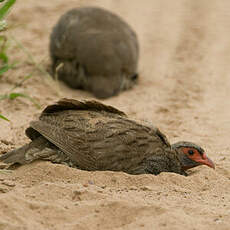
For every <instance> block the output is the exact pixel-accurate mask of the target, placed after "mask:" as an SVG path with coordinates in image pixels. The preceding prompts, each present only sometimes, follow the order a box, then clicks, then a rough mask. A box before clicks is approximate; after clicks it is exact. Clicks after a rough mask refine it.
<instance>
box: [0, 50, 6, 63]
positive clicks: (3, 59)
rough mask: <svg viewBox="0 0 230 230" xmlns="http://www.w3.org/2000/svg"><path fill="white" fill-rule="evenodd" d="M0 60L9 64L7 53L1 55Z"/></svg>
mask: <svg viewBox="0 0 230 230" xmlns="http://www.w3.org/2000/svg"><path fill="white" fill-rule="evenodd" d="M0 59H2V61H3V62H4V63H8V56H7V55H6V53H4V52H2V53H0Z"/></svg>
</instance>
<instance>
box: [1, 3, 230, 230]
mask: <svg viewBox="0 0 230 230" xmlns="http://www.w3.org/2000/svg"><path fill="white" fill-rule="evenodd" d="M91 5H95V6H101V7H104V8H106V9H109V10H111V11H113V12H115V13H117V14H118V15H120V16H122V17H123V18H124V19H125V20H126V21H127V22H128V23H129V24H130V25H131V26H132V27H133V28H134V29H135V31H136V32H137V35H138V37H139V41H140V47H141V54H140V65H139V73H140V81H139V84H138V85H137V86H135V87H134V88H133V89H132V90H129V91H126V92H124V93H121V94H120V95H119V96H116V97H112V98H110V99H107V100H104V101H103V102H104V103H106V104H110V105H113V106H115V107H117V108H119V109H120V110H123V111H124V112H126V113H127V114H128V115H129V116H130V117H132V118H135V119H142V120H148V121H150V122H152V123H153V124H154V125H155V126H157V127H159V128H160V130H161V131H162V132H164V133H165V134H166V135H167V137H168V138H169V140H170V142H171V143H173V142H176V141H179V140H189V141H193V142H195V143H197V144H199V145H201V146H202V147H203V148H204V149H205V150H206V152H207V154H208V156H209V157H210V158H211V159H212V160H213V161H214V162H215V164H216V170H212V169H210V168H208V167H205V166H201V167H197V168H195V169H191V170H190V171H189V176H188V177H185V176H181V175H176V174H173V173H162V174H160V175H158V176H154V175H139V176H132V175H128V174H125V173H122V172H118V173H117V172H87V171H81V170H77V169H73V168H69V167H67V166H64V165H57V164H52V163H50V162H34V163H32V164H29V165H26V166H22V167H19V168H17V169H16V170H14V171H12V172H11V171H3V170H1V171H0V230H1V229H4V230H5V229H7V230H11V229H17V230H18V229H39V230H40V229H68V230H69V229H84V230H85V229H100V230H103V229H117V230H119V229H127V230H128V229H160V230H174V229H175V230H182V229H188V230H197V229H199V230H205V229H209V230H216V229H218V230H219V229H220V230H229V229H230V193H229V190H230V170H229V167H230V156H229V151H230V145H229V136H228V135H229V133H230V120H229V117H230V100H229V99H230V77H229V73H230V64H229V63H230V39H229V37H230V20H229V17H230V15H229V9H230V2H229V1H228V0H222V1H218V0H212V1H210V0H200V1H189V0H177V1H171V0H164V1H161V0H143V1H139V0H132V1H130V0H116V1H114V0H91V1H90V0H84V1H83V0H82V1H80V0H75V1H71V0H66V1H61V0H52V1H33V0H23V1H17V4H16V6H15V7H14V9H13V10H12V11H11V13H10V15H9V20H8V23H9V24H10V25H12V28H11V29H10V30H9V31H8V32H7V34H8V36H11V37H14V39H16V41H17V42H15V40H14V41H12V40H10V44H9V51H8V52H9V56H10V61H15V60H16V61H18V63H17V65H16V67H15V68H14V69H13V70H10V71H9V72H8V73H7V74H5V75H4V76H3V77H1V78H0V93H1V94H3V93H6V92H8V91H9V90H10V89H11V88H12V87H14V86H15V84H17V83H18V82H20V81H21V80H22V79H23V78H24V77H25V76H28V75H31V76H32V77H31V78H30V79H29V80H27V81H25V82H24V83H23V84H22V85H21V86H20V85H19V87H17V88H16V89H15V92H20V93H25V94H28V95H29V96H30V97H32V98H34V99H35V100H36V101H37V102H38V103H39V104H40V106H41V108H39V109H38V108H37V107H36V106H35V105H34V104H33V103H32V102H31V101H30V100H28V99H27V98H22V97H18V98H16V99H15V100H9V99H6V100H1V101H0V114H3V115H4V116H6V117H7V118H9V119H10V122H6V121H3V120H0V127H1V129H0V130H1V132H0V153H5V152H7V151H9V150H11V149H13V148H15V147H19V146H21V145H22V144H24V143H27V142H28V141H29V140H28V139H27V138H26V136H25V135H24V129H25V128H26V127H27V126H28V124H29V122H30V121H31V120H33V119H35V118H36V117H37V115H38V114H39V113H40V112H41V110H42V109H43V108H44V107H45V106H46V105H48V104H51V103H53V102H54V101H57V100H58V99H59V98H61V97H67V98H75V99H91V98H93V97H92V95H91V94H89V93H87V92H83V91H81V90H71V89H69V88H68V87H67V86H65V85H64V84H62V83H60V84H59V86H57V84H56V83H55V82H53V81H51V80H47V76H46V74H45V73H44V71H43V72H41V71H40V70H38V68H37V67H36V66H35V65H34V64H33V63H32V61H35V62H36V63H37V66H38V67H42V68H43V70H46V69H47V68H48V67H49V64H50V59H49V50H48V44H49V34H50V32H51V30H52V27H53V26H54V24H55V23H56V21H57V20H58V18H59V17H60V15H61V14H63V13H64V12H65V11H66V10H68V9H71V8H73V7H77V6H91ZM21 45H22V46H21ZM28 53H29V56H28ZM57 91H58V93H57Z"/></svg>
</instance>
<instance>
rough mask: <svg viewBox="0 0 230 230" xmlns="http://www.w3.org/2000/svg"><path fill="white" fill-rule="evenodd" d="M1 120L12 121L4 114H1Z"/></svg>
mask: <svg viewBox="0 0 230 230" xmlns="http://www.w3.org/2000/svg"><path fill="white" fill-rule="evenodd" d="M0 118H1V119H3V120H5V121H10V120H9V119H7V118H6V117H4V116H3V115H2V114H0Z"/></svg>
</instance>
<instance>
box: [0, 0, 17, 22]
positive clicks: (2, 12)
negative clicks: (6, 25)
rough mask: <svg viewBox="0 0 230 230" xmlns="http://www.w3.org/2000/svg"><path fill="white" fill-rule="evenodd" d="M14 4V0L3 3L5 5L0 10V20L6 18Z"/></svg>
mask: <svg viewBox="0 0 230 230" xmlns="http://www.w3.org/2000/svg"><path fill="white" fill-rule="evenodd" d="M15 2H16V0H8V1H6V2H5V4H4V5H3V6H2V7H1V8H0V20H2V19H3V18H4V17H5V16H6V14H7V13H8V12H9V10H10V8H11V7H12V6H13V4H14V3H15Z"/></svg>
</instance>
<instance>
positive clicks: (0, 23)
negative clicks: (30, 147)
mask: <svg viewBox="0 0 230 230" xmlns="http://www.w3.org/2000/svg"><path fill="white" fill-rule="evenodd" d="M3 1H4V0H1V1H0V2H3ZM15 2H16V0H8V1H6V2H5V4H4V5H3V6H2V7H1V8H0V32H1V31H4V30H5V29H6V26H7V24H6V21H5V17H6V15H7V14H8V12H9V10H10V9H11V7H12V6H13V4H14V3H15ZM6 40H7V39H6V37H5V36H3V35H1V36H0V44H1V45H0V60H1V66H0V77H1V76H2V74H3V73H5V72H7V71H8V70H9V69H11V68H12V67H13V65H10V64H9V63H8V60H9V58H8V56H7V54H6V52H5V51H6ZM0 118H1V119H4V120H6V121H9V120H8V119H7V118H6V117H5V116H3V115H2V114H0Z"/></svg>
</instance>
